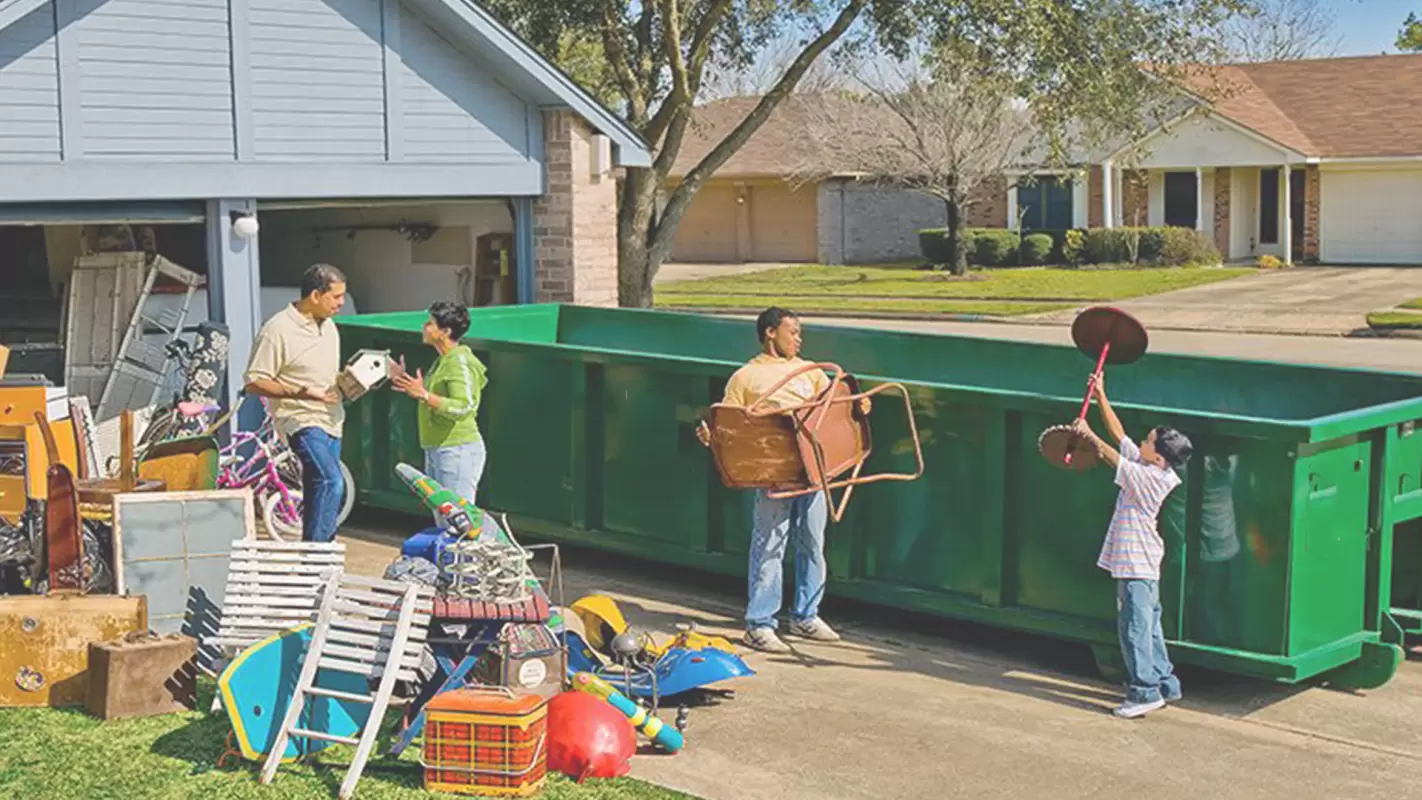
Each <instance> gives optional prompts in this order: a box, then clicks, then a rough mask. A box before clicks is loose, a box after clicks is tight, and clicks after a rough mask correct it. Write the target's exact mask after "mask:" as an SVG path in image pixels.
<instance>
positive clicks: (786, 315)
mask: <svg viewBox="0 0 1422 800" xmlns="http://www.w3.org/2000/svg"><path fill="white" fill-rule="evenodd" d="M799 318H800V315H799V314H796V313H795V312H794V311H791V310H790V309H788V308H781V307H780V306H771V307H770V308H767V309H766V310H764V311H762V312H760V316H758V317H756V318H755V335H756V338H757V339H760V343H761V344H765V339H766V336H767V334H769V332H770V331H773V330H775V329H776V328H778V327H780V323H782V322H784V321H785V320H787V319H799Z"/></svg>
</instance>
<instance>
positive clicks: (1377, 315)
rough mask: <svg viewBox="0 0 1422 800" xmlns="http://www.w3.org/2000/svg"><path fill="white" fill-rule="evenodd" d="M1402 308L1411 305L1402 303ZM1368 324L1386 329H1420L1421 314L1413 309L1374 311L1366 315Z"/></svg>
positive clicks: (1421, 322)
mask: <svg viewBox="0 0 1422 800" xmlns="http://www.w3.org/2000/svg"><path fill="white" fill-rule="evenodd" d="M1401 307H1402V308H1412V307H1413V306H1408V305H1403V306H1401ZM1368 326H1369V327H1371V328H1384V329H1388V330H1408V329H1413V330H1415V329H1422V314H1419V313H1417V312H1415V311H1374V312H1373V313H1371V314H1369V315H1368Z"/></svg>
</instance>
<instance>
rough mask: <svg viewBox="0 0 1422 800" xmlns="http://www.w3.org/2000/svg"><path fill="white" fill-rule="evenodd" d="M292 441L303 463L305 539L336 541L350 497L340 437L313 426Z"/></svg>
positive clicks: (303, 524) (303, 532)
mask: <svg viewBox="0 0 1422 800" xmlns="http://www.w3.org/2000/svg"><path fill="white" fill-rule="evenodd" d="M288 440H289V441H290V442H291V450H292V452H294V453H296V457H297V458H298V459H300V461H301V539H302V541H305V542H329V541H332V540H334V539H335V538H336V518H337V517H338V516H340V513H341V501H342V500H344V499H345V493H346V482H345V479H344V478H342V477H341V440H340V437H337V436H332V435H331V434H329V433H327V432H326V431H324V430H322V429H321V428H317V427H315V426H312V427H310V428H302V429H301V430H299V431H297V432H296V433H293V434H292V435H291V436H290V437H288Z"/></svg>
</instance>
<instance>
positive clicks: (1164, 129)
mask: <svg viewBox="0 0 1422 800" xmlns="http://www.w3.org/2000/svg"><path fill="white" fill-rule="evenodd" d="M1196 114H1198V115H1200V116H1202V117H1205V118H1207V119H1210V120H1212V121H1214V122H1218V123H1220V124H1222V125H1224V126H1225V127H1227V128H1230V129H1232V130H1234V131H1235V132H1236V133H1240V134H1243V135H1244V136H1246V137H1248V138H1250V139H1253V140H1255V141H1256V142H1259V143H1260V144H1263V145H1265V146H1267V147H1270V148H1273V149H1275V150H1278V151H1279V152H1281V153H1283V154H1285V155H1286V156H1288V155H1293V156H1296V157H1298V158H1300V159H1307V158H1309V156H1306V155H1304V154H1303V153H1300V152H1299V151H1297V150H1295V149H1293V148H1292V147H1289V146H1288V145H1286V144H1284V143H1282V142H1279V141H1276V140H1274V139H1271V138H1269V137H1268V136H1265V135H1264V134H1262V133H1260V132H1258V131H1256V130H1254V129H1253V128H1249V127H1246V126H1244V125H1241V124H1239V123H1238V122H1235V121H1234V120H1232V119H1230V118H1228V117H1226V116H1224V115H1222V114H1219V113H1216V112H1214V111H1208V110H1203V109H1199V108H1194V109H1191V110H1190V111H1187V112H1185V113H1184V114H1181V115H1179V116H1177V117H1174V118H1172V119H1171V120H1170V121H1169V122H1166V123H1165V124H1163V125H1160V126H1158V127H1156V129H1155V130H1154V131H1152V132H1150V133H1148V134H1146V135H1145V136H1142V137H1141V138H1140V139H1138V140H1137V141H1135V142H1132V143H1131V144H1127V145H1124V146H1122V147H1120V148H1118V149H1117V150H1115V151H1114V152H1112V153H1111V154H1110V155H1108V156H1107V160H1112V161H1114V160H1115V159H1117V158H1119V157H1120V156H1121V155H1122V154H1124V153H1127V152H1130V151H1131V150H1136V149H1140V148H1141V147H1142V146H1144V145H1145V144H1146V142H1149V141H1150V140H1151V139H1154V138H1156V137H1158V136H1162V135H1165V134H1167V133H1169V129H1170V128H1172V127H1174V126H1175V125H1176V124H1177V123H1181V122H1185V121H1186V120H1188V119H1189V118H1190V117H1191V116H1193V115H1196Z"/></svg>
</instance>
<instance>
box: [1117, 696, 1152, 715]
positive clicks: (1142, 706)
mask: <svg viewBox="0 0 1422 800" xmlns="http://www.w3.org/2000/svg"><path fill="white" fill-rule="evenodd" d="M1159 708H1165V700H1164V699H1162V698H1159V697H1157V698H1156V699H1154V700H1152V701H1150V702H1149V703H1122V704H1121V705H1119V706H1117V707H1115V708H1113V709H1111V713H1112V714H1115V715H1116V716H1118V717H1120V718H1121V719H1136V718H1137V717H1144V716H1145V715H1146V714H1149V713H1150V712H1152V711H1155V710H1156V709H1159Z"/></svg>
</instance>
